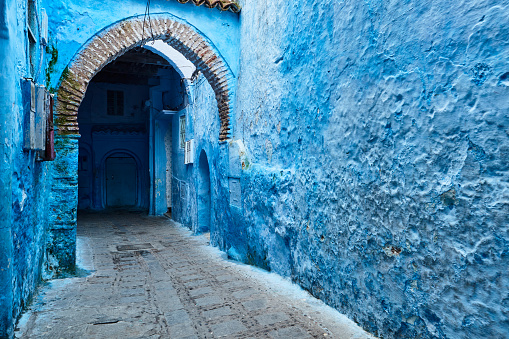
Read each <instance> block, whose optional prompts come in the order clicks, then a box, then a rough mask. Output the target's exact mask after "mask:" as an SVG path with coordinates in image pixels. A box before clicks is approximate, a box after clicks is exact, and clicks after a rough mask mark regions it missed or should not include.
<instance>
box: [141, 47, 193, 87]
mask: <svg viewBox="0 0 509 339" xmlns="http://www.w3.org/2000/svg"><path fill="white" fill-rule="evenodd" d="M143 47H144V48H146V49H148V50H149V51H152V52H154V53H155V54H158V55H160V56H161V57H163V58H164V59H165V60H167V61H168V62H169V63H170V64H171V65H172V66H173V68H175V70H176V71H177V72H178V73H179V74H180V76H181V77H182V78H184V79H190V78H191V76H192V75H193V73H194V71H195V70H196V66H195V65H194V64H193V63H192V62H191V61H189V60H188V59H187V58H186V57H185V56H183V55H182V53H180V52H179V51H177V50H176V49H175V48H173V47H171V46H170V45H168V44H167V43H166V42H164V41H162V40H154V41H150V42H148V43H146V44H145V45H144V46H143Z"/></svg>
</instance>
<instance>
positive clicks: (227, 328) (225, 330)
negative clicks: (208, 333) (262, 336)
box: [211, 320, 247, 337]
mask: <svg viewBox="0 0 509 339" xmlns="http://www.w3.org/2000/svg"><path fill="white" fill-rule="evenodd" d="M211 327H212V332H213V333H214V335H215V336H216V337H225V336H227V335H232V334H235V333H239V332H243V331H246V330H247V328H246V326H244V325H243V324H242V323H241V322H240V321H238V320H231V321H226V322H224V323H219V324H216V325H212V326H211Z"/></svg>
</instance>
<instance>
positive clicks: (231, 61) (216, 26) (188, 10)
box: [43, 0, 239, 88]
mask: <svg viewBox="0 0 509 339" xmlns="http://www.w3.org/2000/svg"><path fill="white" fill-rule="evenodd" d="M43 2H44V6H45V7H46V10H47V13H48V17H49V27H50V43H51V46H52V48H54V49H55V50H56V51H57V54H58V56H57V57H56V59H55V58H54V63H53V65H52V67H51V68H50V69H49V71H48V72H47V75H48V80H49V85H50V86H52V87H55V88H56V87H57V86H58V81H59V79H60V76H61V74H62V72H63V71H64V69H65V67H66V66H67V65H68V64H69V62H70V61H71V59H72V57H73V56H74V54H75V53H76V52H77V51H78V50H79V48H80V47H81V46H82V45H83V44H84V43H85V42H86V41H87V40H89V39H90V38H91V37H93V36H94V35H95V34H96V33H97V32H99V31H100V30H102V29H104V28H105V27H108V26H110V25H111V24H113V23H115V22H117V21H119V20H123V19H125V18H128V17H131V16H135V15H144V13H145V11H146V5H147V2H146V1H141V0H129V1H123V2H118V1H114V0H106V1H103V0H85V1H77V0H71V1H67V0H57V1H54V0H44V1H43ZM150 4H151V5H150V13H171V14H172V15H175V16H176V17H178V18H181V19H183V20H185V21H186V22H188V23H189V24H191V25H193V26H194V27H196V28H197V29H198V30H199V31H201V32H203V33H204V36H206V37H207V38H208V39H210V41H212V43H213V44H214V45H215V46H216V47H217V49H218V50H219V51H220V53H221V55H222V56H223V57H224V59H225V60H226V62H227V64H228V65H229V67H230V68H231V69H232V71H233V73H234V74H237V72H238V68H239V50H238V42H239V29H238V28H239V20H238V15H237V14H235V13H231V12H220V11H219V10H210V9H208V8H205V7H204V6H200V7H197V6H195V5H194V4H192V3H187V4H180V3H178V2H177V1H173V0H172V1H167V0H153V1H151V2H150ZM105 9H108V10H107V14H106V13H105ZM145 34H146V36H149V35H150V27H148V26H147V31H146V32H145ZM53 56H55V53H54V54H53Z"/></svg>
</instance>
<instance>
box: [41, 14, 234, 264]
mask: <svg viewBox="0 0 509 339" xmlns="http://www.w3.org/2000/svg"><path fill="white" fill-rule="evenodd" d="M147 27H151V29H150V35H148V33H147V32H148V30H147ZM153 40H162V41H164V42H165V43H167V44H168V45H170V46H172V47H173V48H175V49H176V50H177V51H179V52H180V53H182V55H184V56H185V57H186V58H187V59H188V60H189V61H191V62H192V63H193V64H194V65H195V66H196V69H197V71H199V72H201V73H202V74H203V75H204V76H205V78H206V79H207V80H208V82H209V83H210V85H211V87H212V89H213V91H214V94H215V98H216V101H217V107H218V115H219V120H220V126H219V128H218V131H217V132H216V133H217V135H218V139H219V141H220V142H226V141H227V139H228V138H229V137H230V135H231V128H230V120H231V118H232V117H233V114H234V109H233V103H234V97H235V87H236V82H235V76H234V74H233V72H232V70H231V69H230V67H229V65H228V64H227V62H226V61H225V59H224V58H223V57H222V56H221V53H220V52H219V51H218V50H217V48H216V47H215V46H214V45H213V44H212V43H211V41H210V40H209V39H208V38H207V37H205V36H204V35H203V34H202V33H201V32H199V31H198V30H197V29H196V28H194V27H193V26H191V25H189V24H188V23H187V22H185V21H183V20H181V19H179V18H177V17H175V16H173V15H171V14H168V13H163V14H156V15H151V17H150V18H148V20H147V18H146V17H145V16H143V15H140V16H136V17H131V18H127V19H125V20H121V21H118V22H116V23H114V24H112V25H110V26H108V27H106V28H105V29H103V30H102V31H100V32H98V33H97V34H95V35H94V36H93V37H91V39H89V40H88V41H87V42H86V43H85V44H84V45H83V46H82V47H81V48H80V49H79V51H77V53H76V54H75V56H74V57H73V59H72V61H71V62H70V63H69V65H68V67H66V68H65V69H64V71H63V72H62V76H61V82H60V84H59V87H58V90H57V101H56V104H55V108H56V114H55V130H56V131H57V133H56V136H55V150H56V153H57V159H56V165H55V166H54V168H55V171H54V178H55V185H54V187H53V188H52V197H53V200H52V203H51V205H52V206H54V213H53V215H52V220H51V224H52V232H53V233H55V234H64V233H65V236H60V235H59V236H58V237H57V236H55V237H53V239H55V240H54V243H53V244H51V246H54V247H55V248H59V249H61V251H60V252H59V253H55V258H56V260H57V261H58V262H59V263H61V266H62V267H64V266H69V264H67V263H72V262H74V258H75V239H76V229H77V205H78V201H77V200H78V183H77V181H78V180H77V170H76V169H77V166H78V148H79V139H80V132H81V129H80V128H78V109H79V108H80V105H81V103H82V100H83V98H84V96H85V93H86V92H87V88H88V86H89V84H90V82H91V80H92V79H93V78H94V76H95V75H96V74H98V73H99V72H100V71H101V70H102V69H103V68H104V67H105V66H106V65H108V64H109V63H111V62H112V61H114V60H116V59H117V58H119V57H120V56H122V55H124V54H125V53H126V52H128V51H130V50H132V49H134V48H136V47H140V46H143V45H144V44H146V43H148V42H150V41H153ZM112 98H113V99H112V102H113V101H117V102H121V100H120V99H118V98H119V96H118V95H117V94H114V95H112ZM117 106H119V105H117ZM112 112H116V110H113V111H112ZM232 121H234V119H232ZM92 132H93V131H92ZM103 132H104V131H103V130H100V131H97V133H103ZM113 132H115V133H117V131H116V127H114V129H113V130H112V133H113ZM147 132H148V133H150V130H147ZM108 133H109V132H108ZM99 158H100V157H99V156H98V157H97V159H99ZM99 180H100V179H99ZM99 180H96V182H97V181H99ZM140 191H141V192H145V190H143V189H141V190H140ZM147 192H148V191H147ZM93 200H94V199H93ZM95 200H96V201H99V200H100V199H95Z"/></svg>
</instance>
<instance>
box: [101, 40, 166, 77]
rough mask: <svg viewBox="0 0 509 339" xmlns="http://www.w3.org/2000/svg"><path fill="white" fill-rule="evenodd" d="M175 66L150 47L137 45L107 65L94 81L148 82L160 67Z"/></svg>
mask: <svg viewBox="0 0 509 339" xmlns="http://www.w3.org/2000/svg"><path fill="white" fill-rule="evenodd" d="M171 68H173V66H172V65H171V64H170V63H169V62H168V61H167V60H166V59H165V58H163V57H161V56H159V55H158V54H156V53H153V52H151V51H150V50H148V49H145V48H142V47H136V48H133V49H131V50H130V51H128V52H127V53H125V54H124V55H122V56H120V57H118V58H117V59H116V60H114V61H112V62H110V63H109V64H108V65H106V66H105V67H104V68H103V69H102V70H101V71H100V72H99V73H97V74H96V75H95V77H94V78H93V79H92V81H95V82H107V83H123V84H147V82H148V79H150V78H152V77H154V76H157V74H158V72H159V70H160V69H171Z"/></svg>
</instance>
